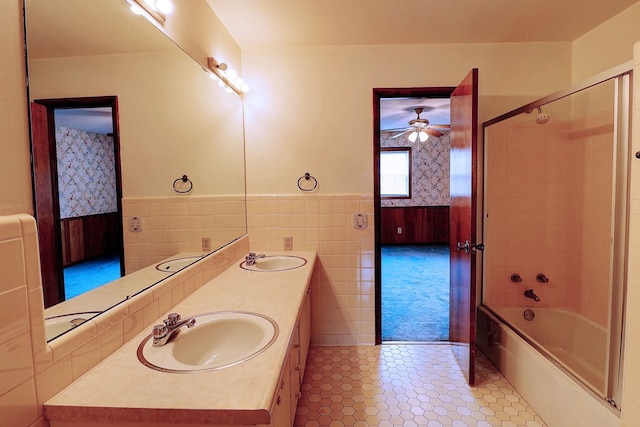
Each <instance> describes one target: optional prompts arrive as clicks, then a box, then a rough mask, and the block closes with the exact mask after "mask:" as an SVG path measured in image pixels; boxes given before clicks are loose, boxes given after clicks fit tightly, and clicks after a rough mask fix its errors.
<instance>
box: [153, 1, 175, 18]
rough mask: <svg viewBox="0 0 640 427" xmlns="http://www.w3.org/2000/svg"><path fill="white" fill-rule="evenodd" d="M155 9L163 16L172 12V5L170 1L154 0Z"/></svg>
mask: <svg viewBox="0 0 640 427" xmlns="http://www.w3.org/2000/svg"><path fill="white" fill-rule="evenodd" d="M155 3H156V5H155V8H156V10H157V11H158V12H160V13H164V14H165V15H167V14H169V13H171V11H172V10H173V4H172V3H171V1H170V0H156V2H155Z"/></svg>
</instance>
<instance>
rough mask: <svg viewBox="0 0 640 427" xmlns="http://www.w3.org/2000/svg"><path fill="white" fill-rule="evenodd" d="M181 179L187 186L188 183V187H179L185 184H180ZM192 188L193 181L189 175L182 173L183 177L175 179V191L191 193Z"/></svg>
mask: <svg viewBox="0 0 640 427" xmlns="http://www.w3.org/2000/svg"><path fill="white" fill-rule="evenodd" d="M180 181H182V183H183V184H184V185H185V186H186V185H188V188H186V189H179V188H178V187H181V186H182V185H183V184H180ZM191 190H193V182H191V180H190V179H189V178H188V177H187V175H182V178H178V179H176V180H175V181H173V191H175V192H176V193H180V194H186V193H190V192H191Z"/></svg>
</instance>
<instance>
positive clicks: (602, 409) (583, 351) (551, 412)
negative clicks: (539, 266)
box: [477, 306, 620, 427]
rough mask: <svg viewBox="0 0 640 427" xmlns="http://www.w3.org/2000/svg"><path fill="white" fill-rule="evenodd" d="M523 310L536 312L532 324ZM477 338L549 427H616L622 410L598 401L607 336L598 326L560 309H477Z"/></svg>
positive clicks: (602, 379)
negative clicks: (525, 316)
mask: <svg viewBox="0 0 640 427" xmlns="http://www.w3.org/2000/svg"><path fill="white" fill-rule="evenodd" d="M527 308H529V309H532V310H533V312H534V314H535V317H534V319H533V320H531V321H529V320H526V319H525V318H524V315H523V314H524V311H525V310H526V309H527ZM496 315H497V316H496ZM505 322H508V323H509V324H511V325H512V326H513V327H514V328H517V329H518V330H519V332H515V330H514V329H512V327H510V326H509V325H507V324H506V323H505ZM477 334H478V338H477V346H478V348H479V349H480V351H482V353H484V354H485V355H486V356H487V357H488V358H489V360H491V362H492V363H493V364H494V365H495V366H496V368H497V369H498V370H499V371H500V372H501V373H502V374H503V375H504V376H505V378H506V379H507V380H508V381H509V382H510V383H511V384H512V385H513V386H514V387H515V388H516V390H517V391H518V392H519V393H520V394H521V395H522V396H523V397H524V398H525V400H527V402H529V404H530V405H531V406H532V407H533V408H534V410H535V411H536V412H537V413H538V414H539V415H540V416H541V417H542V419H543V420H544V421H545V422H546V423H547V424H548V425H549V426H550V427H555V426H568V425H579V426H581V427H582V426H584V427H587V426H588V427H602V426H620V418H619V417H620V412H619V411H618V410H617V409H615V408H614V407H613V406H611V405H610V404H608V403H607V402H606V401H605V400H604V399H603V398H602V396H603V392H602V390H603V389H604V368H605V363H606V339H607V336H606V331H605V330H604V328H602V327H601V326H599V325H597V324H595V323H593V322H591V321H589V320H588V319H585V318H583V317H582V316H578V315H575V314H574V313H572V312H570V311H567V310H562V309H555V308H544V307H541V308H530V307H526V308H521V307H502V308H500V307H498V308H495V309H493V312H492V311H491V310H489V309H487V308H486V307H484V306H480V307H479V308H478V316H477ZM541 349H546V352H548V353H549V355H550V356H551V357H549V356H547V355H545V354H544V353H545V350H541Z"/></svg>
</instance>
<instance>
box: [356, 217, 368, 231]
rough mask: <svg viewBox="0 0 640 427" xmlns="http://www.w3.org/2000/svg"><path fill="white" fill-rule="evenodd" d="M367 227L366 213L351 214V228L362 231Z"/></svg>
mask: <svg viewBox="0 0 640 427" xmlns="http://www.w3.org/2000/svg"><path fill="white" fill-rule="evenodd" d="M368 225H369V219H368V218H367V214H366V213H355V214H353V228H356V229H358V230H364V229H365V228H367V227H368Z"/></svg>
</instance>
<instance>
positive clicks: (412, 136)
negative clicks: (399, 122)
mask: <svg viewBox="0 0 640 427" xmlns="http://www.w3.org/2000/svg"><path fill="white" fill-rule="evenodd" d="M416 139H418V132H416V131H415V130H414V131H413V132H411V133H410V134H409V141H411V142H416Z"/></svg>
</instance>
